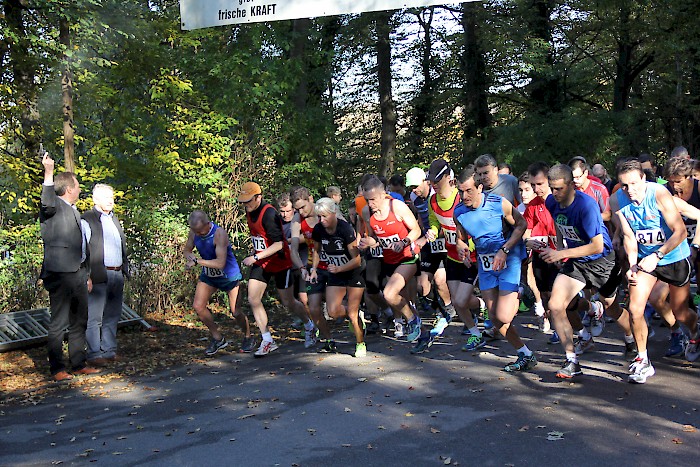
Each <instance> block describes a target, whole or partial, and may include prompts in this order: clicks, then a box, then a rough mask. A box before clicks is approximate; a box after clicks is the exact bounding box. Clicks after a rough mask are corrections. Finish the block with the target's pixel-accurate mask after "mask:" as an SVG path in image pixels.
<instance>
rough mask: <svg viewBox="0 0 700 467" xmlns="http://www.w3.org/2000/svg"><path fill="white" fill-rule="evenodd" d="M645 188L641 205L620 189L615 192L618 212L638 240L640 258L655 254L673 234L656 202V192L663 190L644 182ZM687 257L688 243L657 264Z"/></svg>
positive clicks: (681, 245)
mask: <svg viewBox="0 0 700 467" xmlns="http://www.w3.org/2000/svg"><path fill="white" fill-rule="evenodd" d="M646 185H647V189H646V193H645V194H644V199H643V200H642V202H641V203H640V204H636V203H633V202H632V200H631V199H630V198H629V196H627V193H625V192H624V191H623V190H617V202H618V203H619V205H620V212H621V213H622V215H623V216H625V219H627V222H629V224H630V227H632V230H633V231H634V236H635V238H636V239H637V253H638V258H639V259H642V258H644V257H646V256H649V255H652V254H654V252H655V251H657V250H658V249H659V248H661V245H663V244H664V243H665V242H666V240H668V238H669V237H670V236H671V235H672V234H673V231H672V230H671V228H670V227H669V226H668V225H667V224H666V221H665V220H664V217H663V216H662V215H661V211H660V209H659V205H658V203H657V202H656V191H657V190H659V189H662V190H665V189H666V188H665V187H663V186H662V185H659V184H658V183H653V182H647V184H646ZM688 256H690V248H689V247H688V242H681V243H680V245H678V246H677V247H676V248H674V249H673V250H671V251H669V252H668V253H666V254H665V255H664V258H663V259H662V260H659V265H660V266H663V265H665V264H671V263H675V262H677V261H680V260H682V259H684V258H687V257H688Z"/></svg>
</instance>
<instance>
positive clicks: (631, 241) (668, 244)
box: [617, 161, 699, 383]
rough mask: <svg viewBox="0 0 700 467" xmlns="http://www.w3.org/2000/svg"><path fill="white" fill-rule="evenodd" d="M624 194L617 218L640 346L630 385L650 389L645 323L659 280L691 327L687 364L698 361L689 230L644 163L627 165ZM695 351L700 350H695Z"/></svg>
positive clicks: (623, 172)
mask: <svg viewBox="0 0 700 467" xmlns="http://www.w3.org/2000/svg"><path fill="white" fill-rule="evenodd" d="M618 177H619V180H620V184H621V190H619V191H618V192H617V202H618V204H619V206H620V210H619V211H618V212H617V217H618V220H619V223H620V227H621V230H622V235H623V245H624V247H625V252H626V253H627V256H628V259H629V264H630V268H629V271H627V281H628V283H629V313H630V316H631V323H632V332H633V333H634V338H635V341H636V342H637V350H638V354H637V358H636V359H635V360H634V362H633V363H632V365H630V375H629V377H628V381H629V382H631V383H644V382H646V380H647V378H649V377H651V376H653V375H654V373H655V370H654V367H653V366H652V364H651V362H650V360H649V357H648V353H647V336H648V328H647V323H646V320H645V319H644V308H645V307H646V304H647V300H648V299H649V294H650V292H651V290H652V288H653V286H654V285H655V284H656V281H657V280H661V281H664V282H666V283H668V284H669V286H670V288H671V293H670V300H671V309H672V310H674V313H677V317H678V319H679V320H681V316H682V317H683V318H684V320H682V321H687V322H688V327H689V329H690V330H691V333H692V335H691V342H695V345H694V346H693V345H692V344H690V345H688V347H687V348H686V358H688V360H690V361H693V360H695V359H697V357H698V353H699V352H698V349H697V347H698V345H697V343H698V330H697V325H698V324H697V315H696V314H695V313H694V312H692V311H690V310H689V309H688V297H689V294H690V261H689V260H688V257H689V256H690V249H689V247H688V243H687V242H686V241H685V240H686V237H687V233H686V229H685V224H684V223H683V219H682V218H681V216H680V214H679V213H678V210H677V209H676V206H675V204H674V203H673V198H672V197H671V194H670V193H669V192H668V190H666V189H665V188H663V187H662V186H661V185H657V184H656V183H648V182H647V181H646V180H645V178H644V172H643V171H642V166H641V164H640V163H639V161H629V162H624V163H623V164H621V165H620V166H619V168H618ZM693 347H694V348H693Z"/></svg>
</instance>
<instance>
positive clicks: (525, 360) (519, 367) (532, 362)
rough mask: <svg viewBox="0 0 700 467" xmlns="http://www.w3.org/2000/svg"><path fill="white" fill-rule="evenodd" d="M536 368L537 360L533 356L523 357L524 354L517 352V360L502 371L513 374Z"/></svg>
mask: <svg viewBox="0 0 700 467" xmlns="http://www.w3.org/2000/svg"><path fill="white" fill-rule="evenodd" d="M535 366H537V359H536V358H535V354H532V355H530V356H529V357H528V356H526V355H525V353H524V352H518V359H517V360H516V361H514V362H513V363H509V364H508V365H506V366H505V367H504V368H503V370H504V371H507V372H508V373H515V372H516V371H527V370H531V369H533V368H535Z"/></svg>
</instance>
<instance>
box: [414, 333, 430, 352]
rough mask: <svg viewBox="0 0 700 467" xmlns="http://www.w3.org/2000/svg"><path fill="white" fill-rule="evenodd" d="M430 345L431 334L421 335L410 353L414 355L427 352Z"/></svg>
mask: <svg viewBox="0 0 700 467" xmlns="http://www.w3.org/2000/svg"><path fill="white" fill-rule="evenodd" d="M431 345H433V338H432V336H430V337H422V338H420V339H418V342H416V345H414V346H413V348H412V349H411V353H412V354H414V355H416V354H421V353H423V352H427V351H428V349H429V348H430V346H431Z"/></svg>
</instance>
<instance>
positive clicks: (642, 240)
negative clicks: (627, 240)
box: [634, 229, 666, 245]
mask: <svg viewBox="0 0 700 467" xmlns="http://www.w3.org/2000/svg"><path fill="white" fill-rule="evenodd" d="M634 236H635V237H636V238H637V243H639V244H640V245H663V244H664V243H665V242H666V235H665V234H664V231H663V230H661V229H649V230H637V231H636V232H635V233H634Z"/></svg>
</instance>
